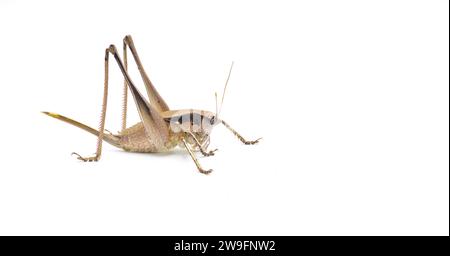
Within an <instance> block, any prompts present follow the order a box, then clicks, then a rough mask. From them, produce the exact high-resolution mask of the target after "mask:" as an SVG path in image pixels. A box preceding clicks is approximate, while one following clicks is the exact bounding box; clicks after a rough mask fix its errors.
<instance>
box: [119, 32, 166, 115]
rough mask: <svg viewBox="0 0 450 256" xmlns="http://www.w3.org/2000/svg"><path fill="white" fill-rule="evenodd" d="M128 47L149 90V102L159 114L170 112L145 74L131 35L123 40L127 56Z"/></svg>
mask: <svg viewBox="0 0 450 256" xmlns="http://www.w3.org/2000/svg"><path fill="white" fill-rule="evenodd" d="M127 46H128V47H129V48H130V51H131V54H132V55H133V58H134V61H135V62H136V65H137V68H138V70H139V73H140V74H141V77H142V80H143V81H144V85H145V89H146V90H147V95H148V100H149V102H150V104H151V105H152V106H153V107H154V108H155V109H156V110H157V111H159V112H164V111H167V110H169V106H167V103H166V102H165V101H164V99H163V98H162V97H161V95H159V93H158V91H157V90H156V88H155V87H154V86H153V84H152V82H151V81H150V79H149V78H148V75H147V73H146V72H145V70H144V67H143V65H142V63H141V60H140V58H139V55H138V53H137V50H136V47H135V46H134V42H133V39H132V38H131V36H130V35H127V36H125V37H124V39H123V49H124V54H126V48H127ZM124 58H125V60H126V55H124ZM124 101H125V100H124Z"/></svg>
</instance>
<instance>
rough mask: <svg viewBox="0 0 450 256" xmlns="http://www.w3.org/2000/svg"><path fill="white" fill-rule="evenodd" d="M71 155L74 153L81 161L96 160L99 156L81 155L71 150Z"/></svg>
mask: <svg viewBox="0 0 450 256" xmlns="http://www.w3.org/2000/svg"><path fill="white" fill-rule="evenodd" d="M71 155H76V156H77V159H78V160H81V161H83V162H97V161H98V159H99V158H100V157H99V156H97V155H96V156H91V157H82V156H80V154H78V153H75V152H72V154H71Z"/></svg>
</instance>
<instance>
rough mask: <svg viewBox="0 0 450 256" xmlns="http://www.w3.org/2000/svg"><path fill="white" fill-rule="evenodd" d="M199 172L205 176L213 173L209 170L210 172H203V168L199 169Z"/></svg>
mask: <svg viewBox="0 0 450 256" xmlns="http://www.w3.org/2000/svg"><path fill="white" fill-rule="evenodd" d="M198 171H199V172H200V173H203V174H205V175H208V174H210V173H212V171H213V169H209V170H207V171H205V170H203V169H202V168H198Z"/></svg>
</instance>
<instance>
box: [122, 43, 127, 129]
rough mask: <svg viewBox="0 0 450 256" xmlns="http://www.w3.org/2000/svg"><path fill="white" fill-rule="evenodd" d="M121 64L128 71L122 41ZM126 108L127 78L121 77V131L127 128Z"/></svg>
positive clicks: (125, 49)
mask: <svg viewBox="0 0 450 256" xmlns="http://www.w3.org/2000/svg"><path fill="white" fill-rule="evenodd" d="M123 66H124V68H125V71H126V72H128V58H127V45H126V44H125V42H124V43H123ZM127 110H128V84H127V80H126V79H125V78H124V79H123V99H122V131H124V130H125V129H126V128H127Z"/></svg>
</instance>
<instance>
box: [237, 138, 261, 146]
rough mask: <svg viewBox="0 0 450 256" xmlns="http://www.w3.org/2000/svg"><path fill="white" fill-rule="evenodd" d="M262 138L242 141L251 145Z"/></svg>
mask: <svg viewBox="0 0 450 256" xmlns="http://www.w3.org/2000/svg"><path fill="white" fill-rule="evenodd" d="M261 139H262V138H259V139H256V140H252V141H247V140H246V141H242V142H244V144H245V145H253V144H256V143H258V142H259V140H261Z"/></svg>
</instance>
